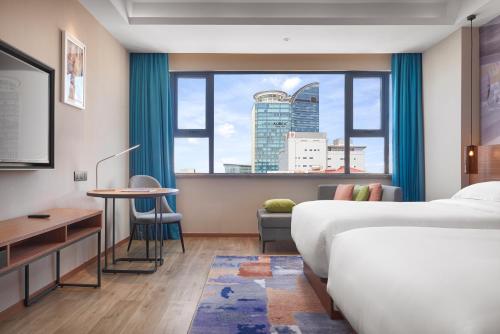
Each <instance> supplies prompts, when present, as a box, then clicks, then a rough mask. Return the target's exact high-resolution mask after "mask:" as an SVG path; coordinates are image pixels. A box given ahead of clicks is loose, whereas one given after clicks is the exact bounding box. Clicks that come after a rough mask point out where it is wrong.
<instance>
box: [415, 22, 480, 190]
mask: <svg viewBox="0 0 500 334" xmlns="http://www.w3.org/2000/svg"><path fill="white" fill-rule="evenodd" d="M474 33H475V34H476V37H475V41H479V40H478V38H477V37H478V36H477V29H474ZM469 34H470V30H469V29H465V28H464V29H460V30H458V31H456V32H455V33H453V34H452V35H450V36H448V37H447V38H445V39H444V40H442V41H440V42H439V43H437V44H436V45H434V46H433V47H431V48H430V49H428V50H426V51H425V52H424V53H423V64H422V67H423V108H424V140H425V182H426V199H427V200H433V199H438V198H449V197H450V196H452V195H453V194H454V193H455V192H457V191H458V190H460V189H461V188H462V187H463V186H465V185H467V184H468V181H469V180H468V177H467V175H465V174H464V173H463V150H464V146H465V145H467V144H468V143H469V141H470V112H471V111H470V99H469V96H470V82H471V80H470V44H469V43H470V37H469V36H470V35H469ZM477 44H478V43H477V42H476V43H475V44H474V65H473V66H474V67H473V84H474V91H473V99H474V100H473V101H474V106H473V111H472V112H473V115H474V127H473V128H474V135H473V140H474V141H475V142H476V143H477V140H478V133H479V132H478V122H477V119H478V117H479V116H478V115H479V108H478V106H479V104H478V97H479V91H478V87H479V77H478V75H479V65H478V55H479V48H478V46H477Z"/></svg>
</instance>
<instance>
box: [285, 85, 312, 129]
mask: <svg viewBox="0 0 500 334" xmlns="http://www.w3.org/2000/svg"><path fill="white" fill-rule="evenodd" d="M291 104H292V131H295V132H318V131H319V83H317V82H313V83H310V84H308V85H305V86H304V87H302V88H300V89H299V90H298V91H297V92H296V93H295V94H293V96H292V98H291Z"/></svg>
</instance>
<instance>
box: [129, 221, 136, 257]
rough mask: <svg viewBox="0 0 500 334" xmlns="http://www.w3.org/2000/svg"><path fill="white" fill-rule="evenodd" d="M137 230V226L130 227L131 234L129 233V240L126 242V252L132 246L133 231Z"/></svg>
mask: <svg viewBox="0 0 500 334" xmlns="http://www.w3.org/2000/svg"><path fill="white" fill-rule="evenodd" d="M136 229H137V224H134V225H133V226H132V233H130V239H129V241H128V247H127V252H128V251H130V245H132V239H134V234H135V230H136Z"/></svg>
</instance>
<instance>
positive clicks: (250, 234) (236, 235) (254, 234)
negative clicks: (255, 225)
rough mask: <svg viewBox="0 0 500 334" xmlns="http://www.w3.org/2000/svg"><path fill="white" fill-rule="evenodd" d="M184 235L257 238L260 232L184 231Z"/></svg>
mask: <svg viewBox="0 0 500 334" xmlns="http://www.w3.org/2000/svg"><path fill="white" fill-rule="evenodd" d="M182 235H183V236H184V237H238V238H243V237H252V238H257V237H258V236H259V233H183V234H182Z"/></svg>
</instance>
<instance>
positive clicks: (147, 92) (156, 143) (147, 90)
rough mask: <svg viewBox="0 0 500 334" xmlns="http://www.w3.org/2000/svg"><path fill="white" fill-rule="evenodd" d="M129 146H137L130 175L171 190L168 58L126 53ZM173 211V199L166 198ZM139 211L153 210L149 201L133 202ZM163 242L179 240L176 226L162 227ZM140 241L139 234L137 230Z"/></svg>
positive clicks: (170, 101) (132, 156) (171, 163)
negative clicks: (155, 181)
mask: <svg viewBox="0 0 500 334" xmlns="http://www.w3.org/2000/svg"><path fill="white" fill-rule="evenodd" d="M129 123H130V135H129V136H130V145H136V144H140V145H141V147H140V148H139V149H138V150H136V151H134V152H133V153H132V154H131V157H130V176H133V175H150V176H152V177H154V178H156V179H157V180H158V181H159V182H160V183H161V185H162V186H163V187H168V188H175V174H174V166H173V158H174V157H173V153H174V132H173V108H172V98H171V89H170V78H169V71H168V55H167V54H161V53H131V54H130V118H129ZM167 200H168V202H169V205H170V207H171V208H172V209H173V210H174V211H175V196H168V197H167ZM136 206H137V210H138V211H141V212H145V211H149V210H151V209H152V208H154V201H153V200H138V201H136ZM162 233H163V237H164V238H165V239H167V238H172V239H178V238H179V231H178V228H177V226H175V225H172V226H168V227H167V226H164V228H163V230H162ZM139 237H140V238H142V237H144V236H143V231H139Z"/></svg>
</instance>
